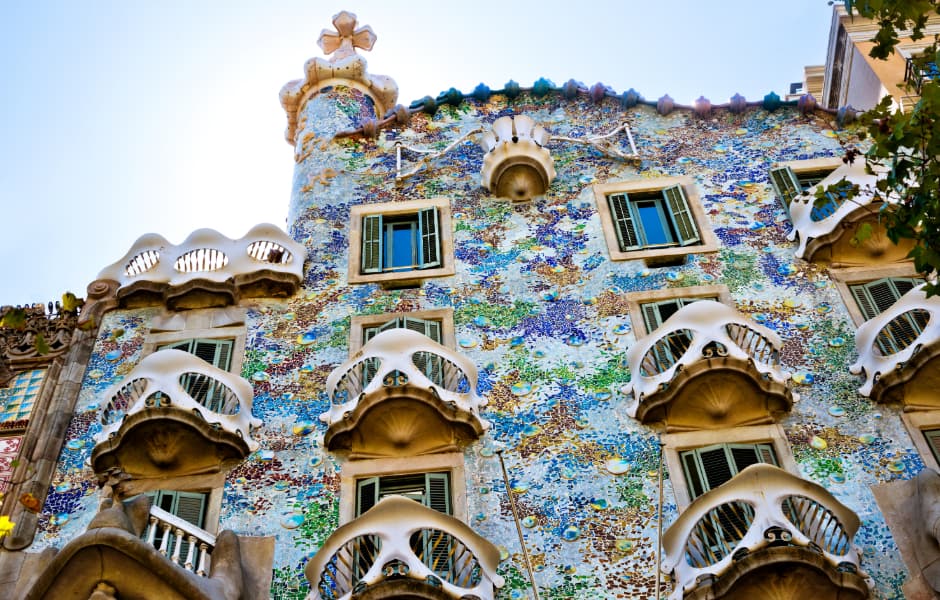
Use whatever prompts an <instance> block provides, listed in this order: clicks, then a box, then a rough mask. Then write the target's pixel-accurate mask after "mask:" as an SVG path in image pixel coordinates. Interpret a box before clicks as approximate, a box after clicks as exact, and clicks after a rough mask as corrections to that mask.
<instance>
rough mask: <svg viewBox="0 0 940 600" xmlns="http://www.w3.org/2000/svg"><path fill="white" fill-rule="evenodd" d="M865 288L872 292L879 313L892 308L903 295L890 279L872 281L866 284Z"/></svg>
mask: <svg viewBox="0 0 940 600" xmlns="http://www.w3.org/2000/svg"><path fill="white" fill-rule="evenodd" d="M865 288H866V289H867V290H868V292H869V293H870V294H871V298H872V302H874V304H875V309H876V310H877V311H878V313H879V314H880V313H883V312H884V311H886V310H888V309H889V308H891V306H892V305H893V304H894V303H895V302H897V301H898V298H900V297H901V296H900V295H899V294H898V291H897V289H896V288H895V287H894V285H893V284H892V283H891V280H890V279H879V280H878V281H872V282H871V283H867V284H865Z"/></svg>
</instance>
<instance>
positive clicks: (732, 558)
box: [662, 464, 870, 600]
mask: <svg viewBox="0 0 940 600" xmlns="http://www.w3.org/2000/svg"><path fill="white" fill-rule="evenodd" d="M858 527H859V519H858V517H857V516H856V515H855V513H853V512H852V511H851V510H849V509H848V508H846V507H845V506H843V505H842V504H841V503H840V502H839V501H838V500H836V499H835V498H834V497H833V496H832V494H830V493H829V492H827V491H826V490H825V489H824V488H823V487H821V486H819V485H817V484H815V483H811V482H808V481H805V480H803V479H800V478H799V477H796V476H794V475H791V474H790V473H788V472H786V471H784V470H782V469H779V468H777V467H774V466H771V465H766V464H757V465H752V466H750V467H748V468H746V469H744V470H743V471H741V472H740V473H739V474H738V475H737V476H736V477H734V478H733V479H731V480H730V481H728V482H727V483H725V484H724V485H722V486H720V487H718V488H716V489H714V490H712V491H711V492H707V493H705V494H703V495H702V496H699V497H698V498H697V499H696V500H695V501H694V502H692V504H691V505H690V506H689V508H688V509H686V510H685V512H683V513H682V514H681V515H679V518H678V519H676V521H675V523H673V524H672V525H671V526H670V527H669V529H668V530H667V531H666V533H665V534H664V536H663V553H664V559H663V565H662V569H663V571H664V572H666V573H672V575H673V578H674V580H675V582H676V587H675V589H674V590H673V593H672V595H671V596H670V600H682V599H685V600H690V599H701V600H704V599H705V598H709V599H711V598H723V599H740V600H744V599H749V598H796V597H800V598H804V597H805V598H813V599H814V600H830V599H831V600H836V599H838V600H849V599H853V600H854V599H862V598H868V597H869V593H870V592H869V588H868V584H867V583H866V576H865V574H864V573H863V572H861V570H860V566H859V560H860V556H861V552H860V550H859V549H858V548H857V547H856V546H855V545H854V544H853V538H854V536H855V532H856V531H857V530H858Z"/></svg>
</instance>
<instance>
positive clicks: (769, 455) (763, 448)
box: [757, 444, 780, 467]
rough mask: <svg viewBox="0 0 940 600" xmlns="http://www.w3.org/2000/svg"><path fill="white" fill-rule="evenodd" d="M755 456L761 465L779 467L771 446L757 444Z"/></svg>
mask: <svg viewBox="0 0 940 600" xmlns="http://www.w3.org/2000/svg"><path fill="white" fill-rule="evenodd" d="M757 454H758V456H760V461H761V462H762V463H767V464H768V465H773V466H775V467H779V466H780V465H779V464H778V463H777V455H776V454H775V453H774V447H773V446H772V445H771V444H757Z"/></svg>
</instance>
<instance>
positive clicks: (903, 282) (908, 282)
mask: <svg viewBox="0 0 940 600" xmlns="http://www.w3.org/2000/svg"><path fill="white" fill-rule="evenodd" d="M891 281H892V282H894V287H895V289H897V291H898V299H900V298H901V296H903V295H904V294H906V293H908V292H909V291H911V290H912V289H914V288H915V287H917V286H918V285H920V284H922V283H923V281H921V280H919V279H913V278H910V277H896V278H894V279H892V280H891Z"/></svg>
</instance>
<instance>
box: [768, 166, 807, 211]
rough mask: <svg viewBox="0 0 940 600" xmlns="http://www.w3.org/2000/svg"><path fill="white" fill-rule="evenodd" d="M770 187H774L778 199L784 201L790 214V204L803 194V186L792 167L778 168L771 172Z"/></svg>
mask: <svg viewBox="0 0 940 600" xmlns="http://www.w3.org/2000/svg"><path fill="white" fill-rule="evenodd" d="M770 185H772V186H773V188H774V192H776V193H777V197H778V198H780V200H782V201H783V206H784V208H786V209H787V211H788V212H789V210H790V203H791V202H793V199H794V198H796V197H797V196H799V195H800V194H801V193H802V192H803V186H802V185H801V184H800V180H799V179H797V177H796V174H795V173H794V172H793V169H791V168H790V167H778V168H776V169H771V170H770Z"/></svg>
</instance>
